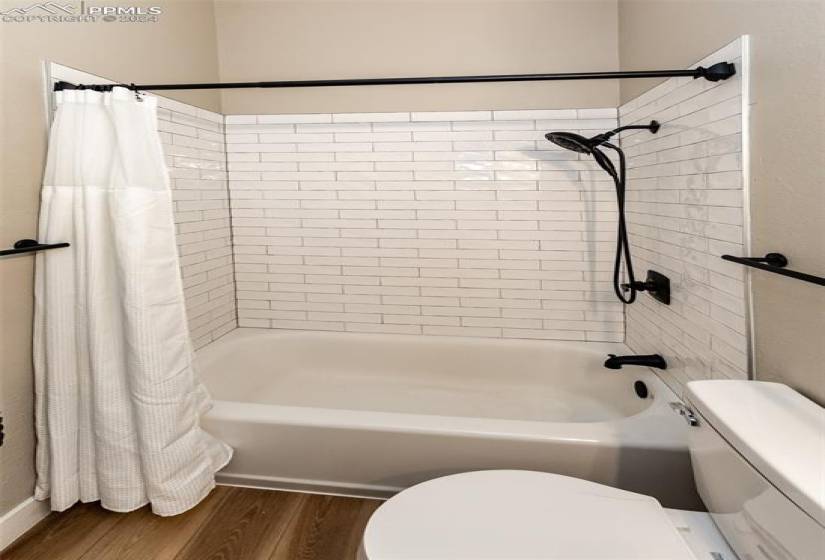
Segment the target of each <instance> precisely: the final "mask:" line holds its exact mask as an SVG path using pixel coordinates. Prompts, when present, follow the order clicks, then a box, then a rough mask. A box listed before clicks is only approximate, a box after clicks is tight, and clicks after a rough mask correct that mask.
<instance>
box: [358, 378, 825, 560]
mask: <svg viewBox="0 0 825 560" xmlns="http://www.w3.org/2000/svg"><path fill="white" fill-rule="evenodd" d="M687 401H688V408H687V409H686V410H687V411H688V412H689V413H690V414H692V415H694V417H695V419H696V421H697V422H695V424H696V425H692V426H691V438H690V445H691V457H692V462H693V466H694V472H695V474H696V482H697V488H698V489H699V493H700V495H701V496H702V499H703V500H704V502H705V504H706V505H707V506H708V509H709V511H710V514H707V513H698V512H683V511H680V510H667V509H665V508H663V507H662V506H661V505H660V504H659V502H658V501H656V500H655V499H654V498H652V497H650V496H645V495H641V494H636V493H633V492H627V491H624V490H619V489H616V488H612V487H609V486H605V485H603V484H597V483H594V482H590V481H586V480H581V479H578V478H573V477H568V476H562V475H557V474H550V473H542V472H533V471H518V470H491V471H477V472H468V473H461V474H456V475H451V476H445V477H442V478H437V479H434V480H430V481H427V482H424V483H422V484H419V485H417V486H414V487H412V488H408V489H407V490H405V491H403V492H401V493H399V494H397V495H396V496H394V497H393V498H391V499H389V500H388V501H386V502H385V503H384V504H382V505H381V507H379V508H378V509H377V510H376V511H375V513H374V514H373V516H372V517H371V518H370V521H369V523H368V524H367V528H366V530H365V532H364V537H363V539H362V542H361V549H360V551H359V555H360V559H361V560H481V559H493V558H496V559H512V560H515V559H525V560H526V559H530V560H538V559H547V560H562V559H564V560H574V559H582V560H584V559H587V560H631V559H632V560H654V559H655V560H664V559H666V560H699V559H701V560H705V559H707V560H711V559H713V560H736V559H737V557H738V558H741V559H746V558H747V559H748V560H751V559H752V560H814V559H816V558H823V557H825V556H820V554H823V553H825V477H823V476H822V475H821V473H823V472H825V409H823V408H822V407H820V406H818V405H817V404H816V403H813V402H812V401H809V400H808V399H806V398H804V397H802V396H801V395H799V394H797V393H795V392H794V391H793V390H791V389H790V388H788V387H786V386H784V385H780V384H776V383H760V382H756V381H748V382H744V381H728V380H725V381H700V382H693V383H690V384H689V385H688V393H687ZM662 476H667V473H662ZM711 520H712V521H711Z"/></svg>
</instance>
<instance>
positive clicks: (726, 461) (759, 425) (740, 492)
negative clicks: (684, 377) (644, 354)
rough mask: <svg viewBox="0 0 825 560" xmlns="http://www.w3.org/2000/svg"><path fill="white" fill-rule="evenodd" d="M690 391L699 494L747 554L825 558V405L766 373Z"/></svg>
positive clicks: (744, 559) (748, 557)
mask: <svg viewBox="0 0 825 560" xmlns="http://www.w3.org/2000/svg"><path fill="white" fill-rule="evenodd" d="M685 396H686V399H687V402H688V406H689V408H690V409H691V411H692V412H693V414H694V416H695V417H696V420H697V423H696V425H695V426H692V428H691V429H690V453H691V460H692V463H693V472H694V477H695V479H696V486H697V488H698V490H699V495H700V496H701V497H702V500H703V501H704V503H705V505H706V506H707V508H708V511H709V512H710V513H711V515H712V517H713V520H714V522H715V523H716V525H717V526H718V527H719V529H720V530H721V531H722V533H723V534H724V535H725V538H726V539H727V541H728V543H729V544H730V546H731V548H732V549H733V550H734V551H735V552H736V554H737V555H738V556H739V558H740V560H823V559H825V408H822V407H821V406H819V405H818V404H816V403H814V402H813V401H811V400H809V399H807V398H805V397H803V396H802V395H800V394H799V393H797V392H795V391H794V390H793V389H791V388H790V387H787V386H785V385H782V384H779V383H765V382H759V381H733V380H713V381H694V382H691V383H688V385H687V391H686V395H685ZM725 560H727V559H725Z"/></svg>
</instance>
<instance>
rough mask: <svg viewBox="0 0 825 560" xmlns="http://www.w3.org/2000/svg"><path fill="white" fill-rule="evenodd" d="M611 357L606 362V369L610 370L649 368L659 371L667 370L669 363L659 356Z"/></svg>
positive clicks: (611, 355) (612, 355)
mask: <svg viewBox="0 0 825 560" xmlns="http://www.w3.org/2000/svg"><path fill="white" fill-rule="evenodd" d="M608 356H610V357H609V358H607V359H606V360H605V361H604V367H606V368H608V369H622V366H647V367H652V368H657V369H667V362H665V359H664V358H663V357H662V356H660V355H659V354H645V355H642V356H617V355H616V354H608Z"/></svg>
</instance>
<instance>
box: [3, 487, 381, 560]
mask: <svg viewBox="0 0 825 560" xmlns="http://www.w3.org/2000/svg"><path fill="white" fill-rule="evenodd" d="M379 505H381V502H380V501H378V500H365V499H359V498H342V497H337V496H320V495H314V494H297V493H292V492H276V491H272V490H253V489H250V488H232V487H227V486H219V487H218V488H216V489H215V490H214V491H213V492H212V494H211V495H210V496H209V497H208V498H206V499H205V500H204V501H203V502H201V503H200V504H198V506H197V507H195V508H193V509H192V510H190V511H188V512H186V513H183V514H181V515H177V516H174V517H159V516H157V515H153V514H152V513H151V512H150V511H149V508H148V507H145V508H142V509H140V510H137V511H133V512H131V513H114V512H110V511H106V510H104V509H102V508H101V507H100V505H98V504H96V503H95V504H78V505H76V506H74V507H72V508H71V509H69V510H68V511H65V512H62V513H52V514H51V515H49V517H47V518H46V519H44V520H43V521H41V522H40V523H39V524H38V525H36V526H35V527H34V528H32V530H30V531H29V532H28V533H26V534H25V535H23V536H22V537H21V538H20V539H18V540H17V542H15V543H14V544H12V545H11V546H10V547H9V548H8V549H6V550H5V551H3V553H2V560H45V559H48V560H355V558H356V555H357V551H358V543H359V542H360V541H361V535H362V534H363V532H364V527H365V526H366V524H367V520H368V519H369V516H370V515H371V514H372V512H373V511H375V509H376V508H377V507H378V506H379Z"/></svg>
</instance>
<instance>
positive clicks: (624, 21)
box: [619, 0, 825, 404]
mask: <svg viewBox="0 0 825 560" xmlns="http://www.w3.org/2000/svg"><path fill="white" fill-rule="evenodd" d="M619 29H620V32H619V47H620V53H621V67H622V69H623V70H640V69H646V68H659V67H661V68H668V67H675V68H680V67H682V66H685V65H687V64H690V63H692V62H694V61H696V60H699V59H700V58H702V57H703V56H705V55H707V54H708V53H709V52H712V51H714V50H715V49H717V48H718V47H720V46H721V45H724V44H725V43H727V42H729V41H730V40H731V39H733V38H735V37H737V36H739V35H743V34H749V35H750V36H751V46H752V50H751V57H752V68H753V71H752V79H751V86H752V121H751V122H752V130H751V147H752V162H751V173H752V180H751V212H752V239H753V251H752V252H753V253H754V254H755V255H762V254H764V253H766V252H769V251H781V252H783V253H785V255H786V256H787V257H788V258H789V259H790V261H791V266H790V268H794V269H798V270H801V271H806V272H809V273H812V274H817V275H819V276H823V275H825V188H823V185H825V171H823V169H825V166H823V164H822V162H823V157H825V156H823V154H825V135H823V131H825V31H824V30H825V2H823V1H822V0H815V1H800V0H773V1H748V0H736V1H734V0H725V1H723V0H701V1H696V0H678V1H662V0H620V2H619ZM654 83H655V82H654ZM651 85H652V84H651V83H650V82H649V81H640V80H634V81H630V80H627V81H625V82H624V83H623V84H622V86H621V96H622V101H623V102H624V101H628V100H630V99H632V98H634V97H636V96H637V95H638V94H639V93H642V92H643V91H645V90H646V89H648V88H649V87H651ZM752 278H753V299H754V318H755V331H756V364H755V366H756V367H755V372H756V377H757V379H761V380H768V381H780V382H784V383H787V384H789V385H791V386H793V387H795V388H797V389H798V390H800V391H801V392H803V393H805V394H806V395H808V396H810V397H812V398H814V399H815V400H817V401H819V402H820V403H823V404H825V288H822V287H821V286H815V285H813V284H806V283H803V282H800V281H798V280H793V279H789V278H784V277H781V276H777V275H773V274H770V273H765V272H759V271H755V272H754V273H753V275H752Z"/></svg>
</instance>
